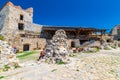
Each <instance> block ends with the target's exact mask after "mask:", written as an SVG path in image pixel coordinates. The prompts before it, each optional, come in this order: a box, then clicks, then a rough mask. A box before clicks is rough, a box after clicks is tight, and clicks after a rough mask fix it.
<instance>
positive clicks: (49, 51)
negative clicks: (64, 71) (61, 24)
mask: <svg viewBox="0 0 120 80" xmlns="http://www.w3.org/2000/svg"><path fill="white" fill-rule="evenodd" d="M68 51H69V50H68V43H67V36H66V33H65V31H64V30H62V29H60V30H58V31H56V33H55V35H54V36H53V38H52V40H51V44H50V45H47V47H46V49H45V53H46V57H47V59H48V58H51V59H52V60H53V59H54V60H53V61H56V62H57V61H63V62H65V60H67V55H68Z"/></svg>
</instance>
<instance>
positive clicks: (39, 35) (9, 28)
mask: <svg viewBox="0 0 120 80" xmlns="http://www.w3.org/2000/svg"><path fill="white" fill-rule="evenodd" d="M0 21H1V22H0V35H3V36H4V37H5V41H6V42H8V44H10V45H11V46H12V47H16V48H17V49H18V50H19V51H29V50H36V49H42V48H45V46H46V44H47V43H48V44H49V43H51V42H50V41H51V40H52V43H53V44H52V45H56V44H57V45H59V46H60V47H61V46H64V47H65V46H66V43H64V42H65V41H62V38H63V37H64V38H65V39H66V36H67V42H68V45H67V47H68V48H76V47H80V46H81V45H83V44H84V43H86V42H89V41H99V42H100V44H102V41H104V42H110V41H111V40H113V39H115V40H118V39H119V38H120V34H119V26H117V27H115V28H113V30H112V31H111V36H110V35H108V34H106V29H96V28H91V27H89V28H86V27H80V26H78V27H76V26H72V27H71V26H48V25H39V24H35V23H33V8H28V9H22V8H21V7H20V6H15V5H14V4H13V3H11V2H7V3H6V4H5V5H4V6H3V7H2V9H1V10H0ZM61 29H62V30H64V31H61V32H63V34H64V32H65V34H66V36H64V35H63V34H61V35H62V37H59V38H60V42H57V41H56V40H58V39H56V36H59V34H60V33H59V34H58V35H54V34H57V33H56V31H57V30H61ZM58 32H59V31H58ZM53 36H54V37H53Z"/></svg>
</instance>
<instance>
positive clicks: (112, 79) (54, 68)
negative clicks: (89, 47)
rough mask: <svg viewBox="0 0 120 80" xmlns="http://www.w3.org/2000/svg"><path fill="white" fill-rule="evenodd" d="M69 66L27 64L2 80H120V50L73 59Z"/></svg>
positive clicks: (6, 73) (6, 74)
mask: <svg viewBox="0 0 120 80" xmlns="http://www.w3.org/2000/svg"><path fill="white" fill-rule="evenodd" d="M71 60H72V62H71V63H70V64H67V65H55V64H45V63H40V64H37V63H36V62H34V61H28V62H25V63H24V64H25V66H24V67H23V68H18V69H15V70H11V71H8V72H4V73H1V74H0V75H1V76H7V77H6V78H3V79H2V80H120V50H119V49H118V50H101V51H100V52H97V53H90V54H83V53H80V55H77V56H76V57H71Z"/></svg>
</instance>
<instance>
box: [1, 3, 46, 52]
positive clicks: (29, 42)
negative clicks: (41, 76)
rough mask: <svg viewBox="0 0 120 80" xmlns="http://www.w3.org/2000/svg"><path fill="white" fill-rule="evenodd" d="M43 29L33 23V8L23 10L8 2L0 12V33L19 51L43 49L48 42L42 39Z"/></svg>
mask: <svg viewBox="0 0 120 80" xmlns="http://www.w3.org/2000/svg"><path fill="white" fill-rule="evenodd" d="M41 28H42V26H41V25H38V24H34V23H33V8H28V9H26V10H23V9H22V8H21V7H20V6H15V5H14V4H13V3H11V2H8V3H6V4H5V5H4V6H3V8H2V9H1V10H0V33H1V34H2V35H3V36H4V37H5V39H6V41H7V42H8V43H9V44H10V45H12V46H14V47H16V48H18V49H19V50H22V51H27V50H33V49H39V48H43V47H44V46H45V45H46V41H45V39H42V38H40V32H41Z"/></svg>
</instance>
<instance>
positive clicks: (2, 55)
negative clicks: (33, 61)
mask: <svg viewBox="0 0 120 80" xmlns="http://www.w3.org/2000/svg"><path fill="white" fill-rule="evenodd" d="M18 62H19V61H18V59H17V58H16V54H15V53H14V52H13V48H12V47H11V46H10V45H8V44H7V43H6V42H5V41H1V40H0V70H3V69H5V68H7V70H8V68H9V69H14V68H16V67H17V66H18Z"/></svg>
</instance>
